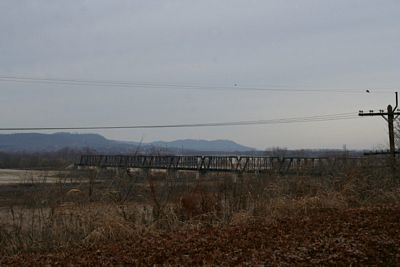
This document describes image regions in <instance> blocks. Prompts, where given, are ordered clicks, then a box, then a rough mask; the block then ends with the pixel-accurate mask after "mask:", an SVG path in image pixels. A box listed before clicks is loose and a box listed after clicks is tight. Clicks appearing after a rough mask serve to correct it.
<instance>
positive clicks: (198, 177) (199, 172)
mask: <svg viewBox="0 0 400 267" xmlns="http://www.w3.org/2000/svg"><path fill="white" fill-rule="evenodd" d="M206 175H207V173H206V172H205V171H198V172H196V180H199V179H202V178H204V177H206Z"/></svg>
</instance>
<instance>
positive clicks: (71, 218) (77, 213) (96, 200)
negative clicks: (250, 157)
mask: <svg viewBox="0 0 400 267" xmlns="http://www.w3.org/2000/svg"><path fill="white" fill-rule="evenodd" d="M139 178H140V177H139ZM139 178H138V177H136V178H135V177H134V178H132V177H128V176H126V175H125V174H119V175H114V176H112V177H111V179H108V180H106V181H105V182H104V183H100V184H98V185H95V184H91V185H90V186H92V188H90V189H88V188H87V184H86V185H82V186H81V187H79V188H77V189H76V190H75V191H74V192H78V193H76V194H69V193H68V192H71V189H68V188H65V187H63V186H62V185H58V186H57V185H55V186H52V187H43V188H44V189H43V190H45V191H42V190H37V191H34V192H33V193H30V194H27V195H25V197H26V199H25V202H24V203H26V204H24V205H19V206H12V205H10V206H8V207H5V208H4V209H2V210H1V211H0V254H1V255H10V254H16V253H20V252H23V251H51V250H59V249H64V248H66V247H68V246H72V245H77V244H85V245H89V246H90V245H93V244H96V243H98V242H105V241H112V240H121V239H126V238H129V237H130V236H135V235H137V234H138V233H143V232H148V231H157V232H163V231H166V230H167V231H169V230H174V229H178V228H179V229H182V228H188V229H189V228H196V227H200V226H203V225H235V224H240V223H243V222H246V221H247V220H253V219H254V218H264V219H266V220H270V221H274V220H278V219H280V218H285V217H290V218H293V217H296V216H307V215H309V214H312V213H313V212H315V211H323V210H332V211H335V210H346V209H349V208H354V207H367V206H375V205H381V204H399V203H400V194H399V193H400V187H399V186H398V182H397V180H393V178H392V177H391V176H387V175H385V174H372V175H371V174H367V173H364V172H362V171H361V170H351V171H349V172H347V173H344V174H343V175H340V176H335V177H313V176H308V177H306V176H284V177H283V176H277V175H269V176H255V175H248V176H243V177H239V178H238V179H237V181H236V182H233V181H232V179H230V178H229V176H219V177H206V178H204V179H203V180H193V179H185V178H182V177H181V178H180V179H176V180H174V179H169V180H165V179H164V178H162V177H159V176H158V177H147V179H143V178H141V179H139ZM110 181H111V182H110ZM96 186H97V187H96ZM89 194H90V196H89Z"/></svg>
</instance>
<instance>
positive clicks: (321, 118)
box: [0, 112, 358, 131]
mask: <svg viewBox="0 0 400 267" xmlns="http://www.w3.org/2000/svg"><path fill="white" fill-rule="evenodd" d="M357 118H358V117H357V116H355V115H354V113H353V112H351V113H338V114H328V115H316V116H309V117H293V118H281V119H270V120H248V121H230V122H207V123H187V124H160V125H131V126H78V127H14V128H0V131H46V130H111V129H154V128H194V127H223V126H246V125H266V124H283V123H285V124H286V123H304V122H323V121H334V120H348V119H357Z"/></svg>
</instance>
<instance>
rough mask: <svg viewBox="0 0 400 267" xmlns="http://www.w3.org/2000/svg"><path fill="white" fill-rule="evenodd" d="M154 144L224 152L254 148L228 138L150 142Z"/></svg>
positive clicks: (174, 147)
mask: <svg viewBox="0 0 400 267" xmlns="http://www.w3.org/2000/svg"><path fill="white" fill-rule="evenodd" d="M151 144H152V145H154V146H159V147H167V148H173V149H188V150H198V151H209V152H215V151H225V152H235V151H237V152H243V151H252V150H255V149H254V148H251V147H247V146H243V145H240V144H237V143H235V142H233V141H230V140H212V141H208V140H194V139H185V140H176V141H171V142H162V141H160V142H153V143H151Z"/></svg>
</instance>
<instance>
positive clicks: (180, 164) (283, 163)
mask: <svg viewBox="0 0 400 267" xmlns="http://www.w3.org/2000/svg"><path fill="white" fill-rule="evenodd" d="M76 166H78V167H98V168H127V169H130V168H139V169H161V170H167V171H198V172H203V173H205V172H231V173H269V172H271V173H315V174H322V173H334V172H337V171H341V170H344V169H345V168H350V167H364V168H365V167H374V168H375V167H386V166H387V162H386V160H384V159H378V160H377V159H374V160H373V161H371V159H370V158H367V157H357V158H355V157H312V158H311V157H263V156H163V155H83V156H81V158H80V161H79V163H77V164H76Z"/></svg>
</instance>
